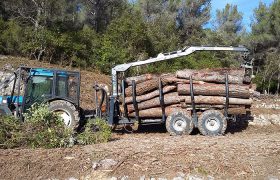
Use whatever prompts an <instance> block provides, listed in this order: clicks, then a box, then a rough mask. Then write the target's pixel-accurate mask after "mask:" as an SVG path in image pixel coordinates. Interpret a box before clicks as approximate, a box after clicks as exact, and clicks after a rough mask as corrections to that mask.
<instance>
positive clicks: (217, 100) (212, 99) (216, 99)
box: [185, 96, 253, 105]
mask: <svg viewBox="0 0 280 180" xmlns="http://www.w3.org/2000/svg"><path fill="white" fill-rule="evenodd" d="M194 101H195V103H196V104H211V105H223V104H225V103H226V98H225V97H221V96H195V97H194ZM191 102H192V101H191V97H190V96H187V97H186V98H185V103H186V104H191ZM252 102H253V101H252V99H239V98H229V104H230V105H251V104H252Z"/></svg>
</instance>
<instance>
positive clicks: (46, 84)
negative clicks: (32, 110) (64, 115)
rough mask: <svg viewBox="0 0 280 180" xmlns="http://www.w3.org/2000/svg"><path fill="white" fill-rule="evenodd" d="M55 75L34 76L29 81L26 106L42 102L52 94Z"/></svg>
mask: <svg viewBox="0 0 280 180" xmlns="http://www.w3.org/2000/svg"><path fill="white" fill-rule="evenodd" d="M52 85H53V77H50V76H33V77H32V78H31V79H30V80H29V81H28V83H27V95H26V97H25V98H26V108H28V107H30V106H31V105H32V104H33V103H35V102H36V103H42V102H43V101H44V100H46V99H47V98H48V97H51V95H52Z"/></svg>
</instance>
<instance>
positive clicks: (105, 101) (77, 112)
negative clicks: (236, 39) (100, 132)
mask: <svg viewBox="0 0 280 180" xmlns="http://www.w3.org/2000/svg"><path fill="white" fill-rule="evenodd" d="M196 51H234V52H243V53H244V56H243V57H244V63H243V64H242V68H243V70H244V73H245V75H246V77H251V75H252V61H251V60H249V59H248V53H249V51H248V49H246V48H245V47H186V48H184V49H182V50H179V51H175V52H171V53H165V54H159V55H158V56H157V57H156V58H150V59H148V60H144V61H137V62H133V63H127V64H122V65H117V66H116V67H114V68H113V69H112V85H111V86H112V92H111V93H110V92H108V90H107V89H106V88H104V86H102V85H98V84H95V85H94V89H95V103H96V106H95V107H96V109H95V114H94V115H85V114H84V113H83V112H84V111H83V110H82V109H81V108H80V106H79V101H80V73H79V72H73V71H65V70H55V69H43V68H30V67H25V66H23V67H20V68H19V69H18V70H17V71H15V72H14V74H13V75H12V76H10V77H7V78H5V80H4V82H2V84H0V90H1V89H3V88H6V87H7V86H8V85H11V84H12V89H11V92H10V94H9V95H5V96H0V114H2V115H14V116H16V117H19V118H20V119H21V120H22V121H24V117H23V114H24V112H26V110H27V109H28V108H30V107H31V105H32V104H34V103H42V102H46V103H49V107H50V110H52V111H54V112H57V113H59V114H60V115H61V117H62V119H63V120H64V123H65V125H67V126H69V127H72V128H76V127H77V125H78V124H79V121H80V122H81V117H99V118H102V119H104V120H106V121H107V122H108V124H109V125H110V126H112V127H114V126H117V125H133V124H165V125H166V129H167V130H168V132H169V133H170V134H171V135H182V134H190V133H191V132H192V130H193V129H194V128H198V129H199V130H200V132H201V133H202V134H204V135H219V134H223V133H224V132H225V129H226V127H227V121H228V120H233V119H235V118H236V114H246V113H248V112H247V111H249V107H250V100H249V99H245V103H244V104H245V105H246V106H245V107H244V109H245V111H244V112H240V111H239V112H238V113H231V112H230V109H231V107H236V106H238V105H240V103H236V102H235V100H237V101H238V102H240V101H241V102H244V100H243V99H236V98H231V95H232V93H235V91H234V92H231V85H230V83H231V78H232V77H231V74H230V72H228V71H225V72H223V73H222V74H223V75H222V76H223V77H222V83H221V82H220V85H222V88H223V89H222V91H223V92H222V93H221V94H222V95H223V97H214V98H213V97H212V98H211V97H209V96H198V95H200V94H199V93H197V92H196V89H195V88H196V84H197V83H198V84H199V82H202V81H199V80H197V79H196V77H193V75H190V76H189V77H187V79H184V80H182V79H181V80H178V78H177V77H166V76H159V77H156V78H155V77H153V78H146V79H145V78H144V82H143V81H137V77H130V78H126V77H125V72H127V70H128V69H130V68H132V67H136V66H141V65H147V64H151V63H156V62H161V61H166V60H170V59H175V58H179V57H183V56H188V55H190V54H192V53H194V52H196ZM237 73H238V72H237ZM220 76H221V75H220ZM245 79H246V78H245ZM149 80H151V81H153V83H154V84H153V87H149V88H147V87H145V81H147V82H148V81H149ZM177 81H178V82H177ZM128 82H129V83H128ZM155 83H156V85H155ZM174 83H176V85H178V84H186V83H187V84H188V86H187V87H188V89H187V91H188V92H189V93H188V96H178V93H177V92H174V91H176V89H178V87H177V86H176V87H175V86H172V87H173V88H171V87H170V86H168V85H170V84H171V85H172V84H174ZM207 85H209V84H205V87H207ZM220 85H217V87H218V88H220ZM143 89H144V91H141V90H143ZM166 89H169V90H168V92H169V91H170V92H173V94H175V96H174V98H173V96H170V95H169V94H167V90H166ZM241 89H242V88H241ZM145 90H147V91H145ZM126 91H130V93H127V92H126ZM220 91H221V90H220ZM237 91H238V90H237ZM143 93H148V96H149V95H151V94H150V93H152V96H150V97H149V98H147V99H144V100H139V96H140V95H143ZM237 93H238V94H239V92H237ZM214 94H215V93H214ZM128 96H130V97H128ZM169 96H170V97H171V98H170V97H169ZM127 98H130V101H127V102H126V100H127ZM207 98H208V100H209V98H210V101H213V102H212V103H211V102H210V103H208V102H209V101H208V102H206V103H205V101H206V99H207ZM140 99H141V98H140ZM170 99H171V100H170ZM174 99H175V101H176V103H177V105H176V106H170V105H172V104H174V103H172V102H173V101H174ZM178 99H179V100H178ZM187 99H188V100H187ZM246 100H247V101H246ZM145 101H150V105H148V106H146V107H145ZM169 101H172V102H171V103H170V102H169ZM177 101H178V102H177ZM214 101H218V102H219V103H215V102H214ZM183 102H184V103H183ZM186 102H188V103H186ZM232 102H233V103H232ZM178 103H179V104H178ZM151 104H152V105H151ZM203 104H207V106H202V105H203ZM232 104H233V105H232ZM241 104H242V103H241ZM157 107H159V108H157ZM147 111H148V113H147ZM149 113H150V114H149ZM154 114H157V115H154ZM158 114H159V115H158Z"/></svg>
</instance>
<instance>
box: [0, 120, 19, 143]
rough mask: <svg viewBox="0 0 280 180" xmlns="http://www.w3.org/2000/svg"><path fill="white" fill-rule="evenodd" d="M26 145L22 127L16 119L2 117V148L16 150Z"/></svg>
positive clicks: (0, 122) (0, 135)
mask: <svg viewBox="0 0 280 180" xmlns="http://www.w3.org/2000/svg"><path fill="white" fill-rule="evenodd" d="M22 144H24V134H23V132H22V125H21V123H20V122H19V120H18V119H16V118H14V117H7V116H1V117H0V148H15V147H19V146H21V145H22Z"/></svg>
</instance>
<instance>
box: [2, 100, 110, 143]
mask: <svg viewBox="0 0 280 180" xmlns="http://www.w3.org/2000/svg"><path fill="white" fill-rule="evenodd" d="M24 117H25V122H24V123H21V122H20V121H19V120H18V119H16V118H13V117H0V148H16V147H29V148H58V147H71V146H73V145H74V143H75V142H76V143H77V144H81V145H87V144H95V143H102V142H107V141H108V140H109V139H110V137H111V128H110V127H109V126H108V125H107V123H106V122H105V121H104V120H102V119H95V120H90V121H89V122H88V123H87V124H86V125H85V128H84V130H83V131H82V132H81V133H77V134H74V132H73V130H72V129H69V128H67V127H66V126H65V125H64V123H63V121H62V119H61V118H60V117H59V116H58V115H57V114H55V113H52V112H50V111H49V109H48V105H47V104H34V105H32V106H31V108H30V109H29V110H28V111H27V113H25V114H24ZM74 135H75V137H74Z"/></svg>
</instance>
